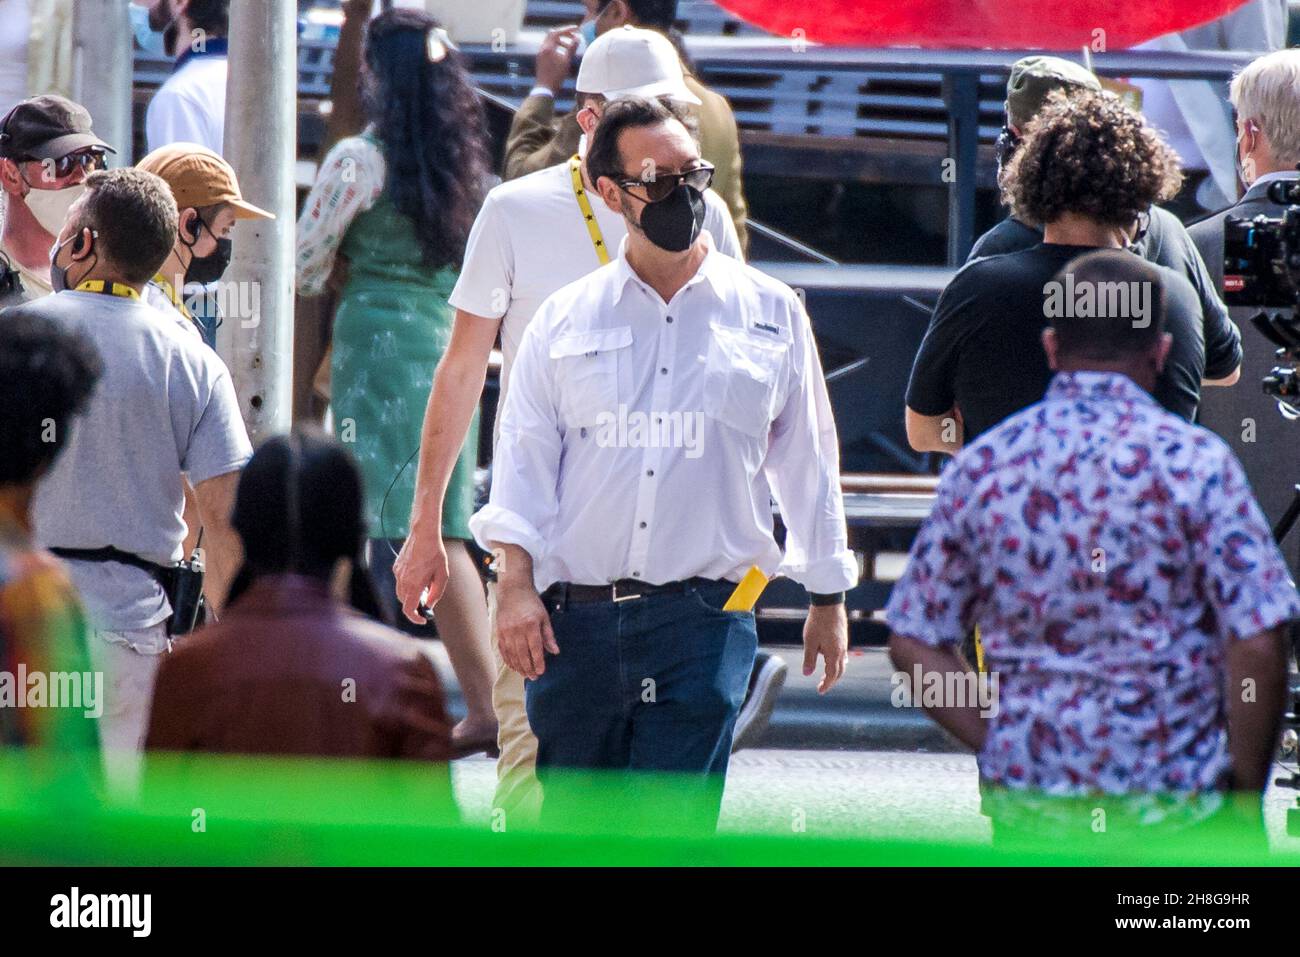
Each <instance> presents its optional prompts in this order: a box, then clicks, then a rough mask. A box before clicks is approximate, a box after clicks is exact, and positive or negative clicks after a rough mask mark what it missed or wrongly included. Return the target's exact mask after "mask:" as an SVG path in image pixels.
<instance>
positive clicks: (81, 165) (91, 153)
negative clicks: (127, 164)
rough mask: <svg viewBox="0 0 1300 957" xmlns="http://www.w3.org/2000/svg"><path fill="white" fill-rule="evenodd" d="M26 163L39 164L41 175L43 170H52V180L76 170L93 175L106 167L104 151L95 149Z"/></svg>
mask: <svg viewBox="0 0 1300 957" xmlns="http://www.w3.org/2000/svg"><path fill="white" fill-rule="evenodd" d="M27 162H29V163H40V164H41V170H42V175H45V173H44V171H45V170H52V171H53V173H54V177H53V178H54V179H63V178H64V177H65V176H71V175H72V173H73V171H74V170H77V169H81V170H84V171H85V172H86V173H93V172H95V170H100V169H104V167H105V166H107V165H108V164H107V162H106V160H105V155H104V151H103V150H95V149H91V150H82V151H80V152H77V153H69V154H67V155H66V156H60V157H59V158H58V159H56V160H38V159H29V160H28V161H27Z"/></svg>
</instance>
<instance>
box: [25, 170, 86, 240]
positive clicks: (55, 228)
mask: <svg viewBox="0 0 1300 957" xmlns="http://www.w3.org/2000/svg"><path fill="white" fill-rule="evenodd" d="M85 191H86V184H85V183H77V184H75V185H73V186H65V187H63V189H35V188H33V189H29V190H28V191H27V195H26V196H24V197H23V201H24V202H25V203H27V208H28V209H30V210H31V211H32V216H34V217H35V218H36V221H37V222H38V223H40V224H41V228H42V229H44V230H45V231H46V232H47V233H49V234H50V235H51V236H57V235H59V233H61V232H63V223H64V221H65V220H66V219H67V218H68V210H69V209H71V208H72V204H73V203H75V202H76V201H77V200H78V199H80V198H81V194H82V193H84V192H85Z"/></svg>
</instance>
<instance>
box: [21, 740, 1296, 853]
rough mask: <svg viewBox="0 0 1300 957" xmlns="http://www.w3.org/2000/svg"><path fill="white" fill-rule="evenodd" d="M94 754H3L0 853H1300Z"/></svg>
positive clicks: (627, 791)
mask: <svg viewBox="0 0 1300 957" xmlns="http://www.w3.org/2000/svg"><path fill="white" fill-rule="evenodd" d="M81 757H93V755H83V756H81ZM86 768H87V766H86V765H85V764H84V763H82V762H79V761H78V760H74V759H73V758H71V757H70V756H69V755H68V754H67V753H66V752H64V753H62V754H60V755H57V756H55V755H51V754H47V753H43V752H40V751H28V752H21V751H9V752H6V753H4V754H0V864H6V865H216V866H231V865H251V866H303V865H325V866H337V865H351V866H359V865H381V866H382V865H402V866H513V865H558V866H575V865H576V866H623V865H635V866H680V865H688V866H721V865H731V866H737V865H738V866H820V867H827V866H832V867H835V866H855V865H871V866H912V867H916V866H923V867H929V866H990V865H992V866H1003V865H1007V866H1014V865H1036V866H1042V865H1063V866H1069V865H1092V866H1095V865H1150V866H1213V865H1224V866H1227V865H1244V864H1256V865H1266V866H1267V865H1273V866H1284V867H1295V866H1297V865H1300V855H1296V854H1269V853H1267V852H1266V851H1264V850H1262V849H1261V844H1260V840H1259V836H1258V833H1257V832H1253V831H1252V830H1251V828H1250V827H1249V826H1248V825H1247V824H1244V823H1242V822H1240V821H1238V820H1235V819H1234V818H1233V816H1232V815H1228V816H1227V819H1226V820H1216V821H1215V822H1213V823H1211V824H1207V825H1202V826H1201V827H1198V828H1197V830H1196V833H1195V835H1194V836H1186V837H1181V838H1180V837H1176V836H1175V837H1159V838H1157V837H1154V836H1152V835H1151V834H1146V833H1144V834H1143V835H1142V836H1141V837H1135V838H1126V837H1123V836H1121V835H1119V834H1095V833H1091V832H1087V833H1083V834H1081V835H1080V836H1079V837H1078V838H1076V839H1070V840H1053V841H1051V842H1050V843H1047V844H1039V845H1026V846H1021V847H1008V846H989V845H987V844H979V843H957V842H952V841H945V840H944V839H943V833H942V829H941V826H938V825H937V826H936V829H935V830H934V831H933V832H929V831H927V832H926V833H918V834H916V835H915V836H914V837H913V836H911V835H909V836H908V837H906V838H904V839H898V840H892V839H890V840H885V839H864V838H861V837H852V836H848V835H843V836H841V835H835V834H824V833H821V834H811V833H789V832H786V833H779V832H773V831H772V830H771V829H769V830H767V831H765V832H764V831H759V830H758V829H754V830H753V831H751V832H748V833H746V832H744V822H743V821H742V822H741V833H736V828H735V826H734V822H730V823H729V827H728V830H727V831H725V832H723V833H721V834H717V835H714V834H712V833H710V828H709V824H710V823H711V822H707V823H706V822H704V821H702V820H701V819H700V815H696V814H693V813H692V811H691V808H692V806H693V800H692V799H693V798H694V797H696V796H697V795H698V782H692V781H683V780H679V779H675V778H674V777H673V776H670V775H627V774H603V775H602V774H584V775H579V776H573V777H572V778H571V780H570V781H568V782H567V784H568V785H569V786H570V789H571V790H572V791H573V792H574V793H580V794H582V795H583V799H584V801H585V804H584V806H583V807H582V808H581V810H580V812H579V810H578V809H577V808H575V813H573V814H571V815H567V816H566V820H565V822H564V826H562V827H555V826H550V827H542V826H533V827H525V826H522V825H518V824H514V823H512V822H510V821H508V820H506V819H505V818H504V817H503V816H501V815H494V816H493V817H492V819H491V820H490V821H487V822H475V823H467V822H463V821H462V820H461V818H460V815H459V814H458V812H457V809H456V805H455V802H454V800H453V796H452V790H451V781H450V774H449V772H448V769H447V768H446V767H440V766H429V765H421V764H414V763H412V762H377V761H335V760H315V759H311V760H308V759H282V758H276V759H269V758H238V757H214V756H207V755H185V756H178V755H160V756H151V757H150V759H149V762H148V767H147V771H146V774H145V779H144V782H143V785H142V788H141V792H140V796H139V799H138V800H137V801H135V802H133V803H132V804H130V805H123V804H115V803H113V802H111V801H108V800H106V799H105V798H104V796H103V794H102V792H101V791H100V790H99V785H98V783H97V779H96V775H94V774H90V773H82V772H84V771H86ZM1092 803H1095V802H1082V803H1081V805H1080V809H1079V812H1078V813H1079V814H1080V815H1081V820H1086V818H1087V816H1088V815H1089V813H1090V811H1091V810H1092V809H1091V808H1090V807H1087V806H1084V805H1091V804H1092ZM1084 830H1085V831H1086V827H1085V828H1084Z"/></svg>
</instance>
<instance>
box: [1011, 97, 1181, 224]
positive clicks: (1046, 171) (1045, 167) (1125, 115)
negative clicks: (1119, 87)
mask: <svg viewBox="0 0 1300 957" xmlns="http://www.w3.org/2000/svg"><path fill="white" fill-rule="evenodd" d="M1182 181H1183V174H1182V171H1181V170H1180V168H1179V159H1178V154H1177V153H1175V152H1174V151H1173V150H1172V149H1171V148H1170V147H1169V146H1168V145H1167V144H1166V143H1165V142H1164V141H1163V140H1162V139H1161V138H1160V136H1159V134H1158V133H1156V131H1155V130H1154V129H1152V128H1151V127H1150V126H1148V125H1147V124H1146V123H1145V122H1144V121H1143V119H1142V117H1141V116H1140V115H1138V114H1137V113H1135V112H1133V111H1132V110H1130V109H1129V108H1128V107H1127V106H1125V105H1124V103H1123V101H1121V100H1120V99H1119V97H1117V96H1114V95H1113V94H1110V93H1093V92H1088V91H1078V90H1073V91H1070V93H1069V94H1068V95H1067V94H1065V93H1063V92H1061V91H1059V90H1058V91H1055V92H1053V93H1052V94H1051V95H1050V96H1049V97H1048V98H1047V102H1046V103H1045V104H1044V106H1043V109H1042V110H1040V111H1039V113H1038V115H1037V116H1035V117H1034V118H1033V119H1032V120H1030V122H1029V124H1028V125H1027V126H1026V128H1025V134H1024V138H1023V140H1022V141H1021V143H1020V147H1019V149H1017V150H1016V152H1015V155H1014V156H1013V157H1012V158H1011V162H1010V164H1009V165H1008V166H1007V168H1006V170H1005V171H1004V173H1003V176H1002V182H1001V186H1002V198H1003V201H1004V202H1005V203H1006V204H1007V205H1008V206H1010V207H1011V213H1012V215H1013V216H1015V217H1016V219H1019V220H1020V221H1021V222H1024V223H1028V224H1030V225H1042V224H1045V223H1050V222H1052V221H1053V220H1056V219H1059V218H1060V217H1061V216H1062V215H1063V214H1065V213H1078V214H1080V215H1083V216H1087V217H1089V218H1091V219H1094V220H1096V221H1097V222H1099V223H1105V224H1106V225H1109V226H1130V225H1132V223H1133V221H1134V220H1135V219H1137V216H1138V214H1139V213H1141V212H1144V211H1145V210H1147V209H1149V208H1150V207H1151V205H1152V204H1153V203H1159V202H1166V201H1168V200H1170V199H1172V198H1173V197H1174V195H1175V194H1176V193H1177V192H1178V189H1179V187H1180V186H1181V185H1182Z"/></svg>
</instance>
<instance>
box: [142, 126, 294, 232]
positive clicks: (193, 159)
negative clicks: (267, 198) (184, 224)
mask: <svg viewBox="0 0 1300 957" xmlns="http://www.w3.org/2000/svg"><path fill="white" fill-rule="evenodd" d="M137 168H138V169H142V170H144V171H145V172H146V173H153V174H154V175H155V176H160V177H162V179H163V180H165V181H166V183H167V185H168V186H170V187H171V190H172V195H173V196H174V197H176V206H177V207H178V208H179V209H186V208H187V207H191V206H192V207H195V208H197V207H201V206H215V205H217V204H218V203H228V204H230V205H231V206H233V207H234V208H235V218H236V219H275V214H274V213H268V212H267V211H266V210H264V209H260V208H258V207H257V206H254V205H253V204H252V203H249V202H245V201H244V197H243V194H242V193H240V192H239V180H237V179H236V178H235V171H234V169H232V168H231V166H230V164H229V163H227V162H226V161H225V160H224V159H222V158H221V157H220V156H218V155H217V154H216V153H214V152H212V150H210V149H208V148H207V147H206V146H200V145H199V144H198V143H170V144H168V145H167V146H160V147H158V149H156V150H154V151H153V152H152V153H150V154H149V155H148V156H146V157H145V158H144V159H142V160H140V162H139V164H138V166H137Z"/></svg>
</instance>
